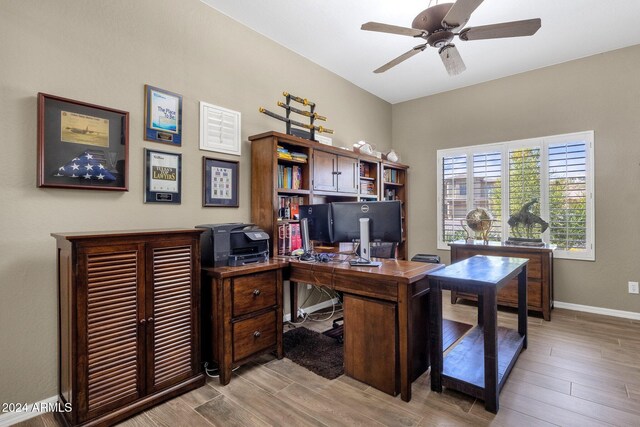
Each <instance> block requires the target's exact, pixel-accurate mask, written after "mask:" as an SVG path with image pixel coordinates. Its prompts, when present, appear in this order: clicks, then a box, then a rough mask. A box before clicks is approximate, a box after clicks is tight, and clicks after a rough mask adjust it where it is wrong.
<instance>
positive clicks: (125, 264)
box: [53, 229, 204, 425]
mask: <svg viewBox="0 0 640 427" xmlns="http://www.w3.org/2000/svg"><path fill="white" fill-rule="evenodd" d="M201 232H202V230H195V229H191V230H189V229H186V230H161V231H158V230H151V231H131V232H115V233H114V232H103V233H97V232H96V233H64V234H53V236H54V237H55V238H56V239H57V244H58V275H59V277H58V284H59V294H58V295H59V297H58V301H59V313H60V318H59V330H60V335H59V348H60V359H59V360H60V362H59V363H60V365H59V368H60V374H59V375H60V379H59V393H60V395H59V399H60V403H61V404H62V405H64V404H65V403H70V404H71V405H72V408H73V409H72V410H71V411H70V412H65V413H60V412H58V413H56V415H57V416H58V418H59V419H60V421H61V422H62V423H63V424H64V425H111V424H115V423H116V422H118V421H120V420H122V419H124V418H127V417H128V416H131V415H133V414H135V413H137V412H141V411H142V410H144V409H146V408H148V407H150V406H152V405H154V404H156V403H159V402H162V401H164V400H167V399H170V398H172V397H175V396H177V395H178V394H180V393H183V392H185V391H188V390H191V389H194V388H196V387H200V386H202V385H204V375H203V373H202V366H201V364H200V322H199V320H200V274H199V271H200V233H201Z"/></svg>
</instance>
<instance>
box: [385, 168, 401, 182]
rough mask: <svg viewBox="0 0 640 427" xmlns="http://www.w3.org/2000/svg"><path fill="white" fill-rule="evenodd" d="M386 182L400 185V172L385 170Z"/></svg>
mask: <svg viewBox="0 0 640 427" xmlns="http://www.w3.org/2000/svg"><path fill="white" fill-rule="evenodd" d="M383 176H384V182H393V183H399V182H400V181H399V178H400V176H399V174H398V171H397V170H395V169H385V170H384V175H383Z"/></svg>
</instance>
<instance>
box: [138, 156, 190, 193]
mask: <svg viewBox="0 0 640 427" xmlns="http://www.w3.org/2000/svg"><path fill="white" fill-rule="evenodd" d="M144 159H145V168H144V169H145V174H144V181H145V186H144V187H145V192H144V202H145V203H173V204H180V202H181V201H182V154H178V153H168V152H165V151H157V150H150V149H148V148H145V149H144Z"/></svg>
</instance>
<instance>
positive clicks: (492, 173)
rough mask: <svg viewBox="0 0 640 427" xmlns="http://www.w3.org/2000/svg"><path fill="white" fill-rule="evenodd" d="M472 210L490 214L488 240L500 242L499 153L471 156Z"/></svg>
mask: <svg viewBox="0 0 640 427" xmlns="http://www.w3.org/2000/svg"><path fill="white" fill-rule="evenodd" d="M472 206H473V207H474V208H482V209H485V210H486V211H487V212H491V214H492V216H493V219H494V223H493V227H492V229H491V231H490V232H489V240H494V241H500V240H502V153H501V152H500V151H493V152H485V153H475V154H473V202H472Z"/></svg>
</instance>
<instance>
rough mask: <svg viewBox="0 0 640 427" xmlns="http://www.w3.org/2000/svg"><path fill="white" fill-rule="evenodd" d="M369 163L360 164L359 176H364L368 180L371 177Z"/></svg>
mask: <svg viewBox="0 0 640 427" xmlns="http://www.w3.org/2000/svg"><path fill="white" fill-rule="evenodd" d="M370 166H371V165H369V163H365V162H360V176H364V177H366V178H369V177H370V176H371V175H370V173H371V169H370Z"/></svg>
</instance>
